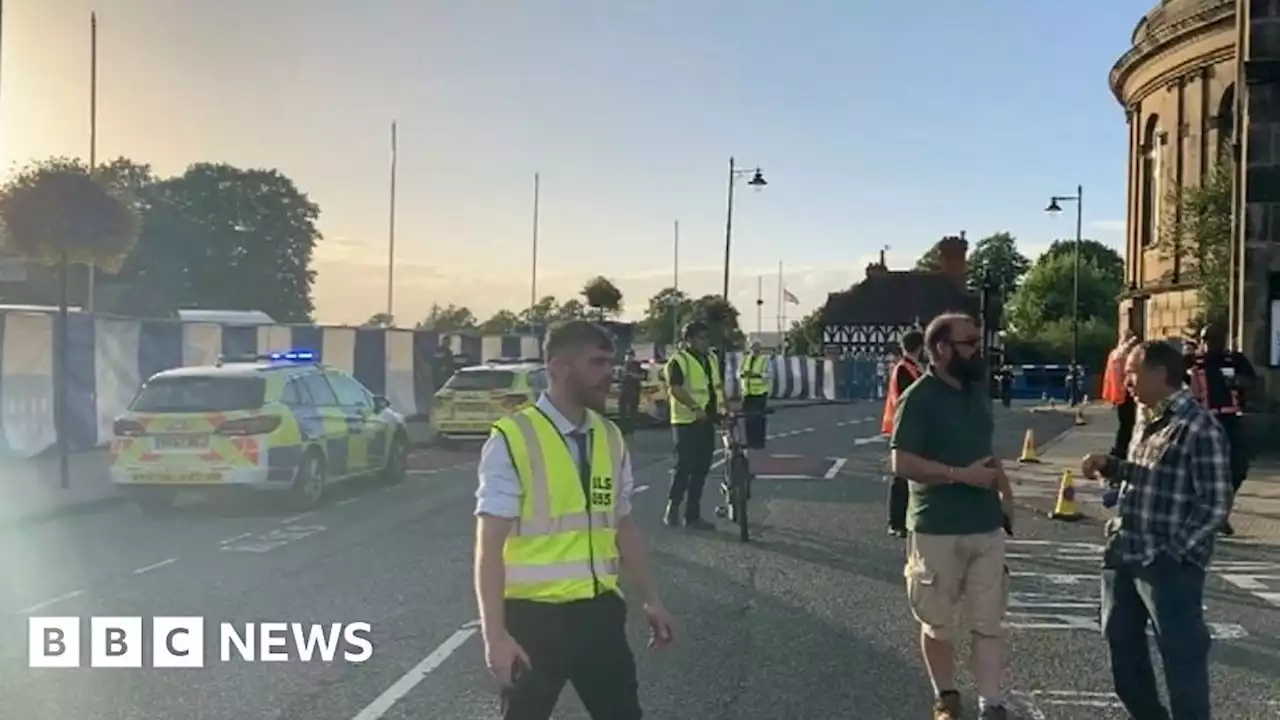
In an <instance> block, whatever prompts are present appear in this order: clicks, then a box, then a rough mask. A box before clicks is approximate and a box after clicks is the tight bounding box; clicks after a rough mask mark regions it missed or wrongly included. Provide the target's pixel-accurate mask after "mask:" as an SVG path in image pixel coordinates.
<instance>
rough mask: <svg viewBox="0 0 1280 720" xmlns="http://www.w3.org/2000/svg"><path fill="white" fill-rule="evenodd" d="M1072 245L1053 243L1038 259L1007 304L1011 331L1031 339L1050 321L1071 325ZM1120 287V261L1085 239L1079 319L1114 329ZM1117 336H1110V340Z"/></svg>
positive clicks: (1073, 260)
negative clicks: (1099, 323)
mask: <svg viewBox="0 0 1280 720" xmlns="http://www.w3.org/2000/svg"><path fill="white" fill-rule="evenodd" d="M1073 245H1074V243H1054V244H1053V246H1051V247H1050V248H1049V250H1048V251H1047V252H1045V253H1044V254H1043V255H1041V256H1040V257H1039V258H1037V259H1036V262H1035V265H1033V266H1032V268H1031V270H1030V271H1029V272H1028V273H1027V275H1026V277H1025V278H1023V281H1022V284H1021V286H1019V288H1018V290H1017V291H1016V292H1014V294H1013V297H1012V298H1010V301H1009V305H1008V315H1007V317H1008V319H1009V321H1010V326H1011V330H1013V331H1014V332H1015V333H1016V334H1018V335H1019V336H1021V337H1024V338H1027V337H1033V336H1036V335H1038V334H1039V333H1041V332H1042V331H1044V329H1045V327H1046V326H1047V325H1049V324H1050V323H1055V322H1058V321H1063V320H1065V321H1068V322H1070V320H1071V317H1072V312H1071V311H1072V308H1071V300H1072V297H1073V290H1074V272H1075V256H1074V254H1073V252H1072V251H1071V250H1070V249H1064V248H1071V246H1073ZM1123 284H1124V269H1123V261H1121V260H1120V259H1119V256H1118V255H1116V252H1115V251H1114V250H1112V249H1111V248H1109V247H1107V246H1105V245H1102V244H1101V243H1094V242H1093V241H1087V242H1085V243H1082V245H1081V254H1080V308H1079V311H1080V321H1081V322H1084V321H1086V320H1089V319H1090V318H1097V319H1098V320H1100V321H1102V322H1103V323H1106V324H1109V325H1110V326H1112V327H1113V328H1114V326H1115V324H1116V322H1117V320H1118V312H1119V311H1118V300H1117V297H1118V296H1119V294H1120V291H1121V289H1122V287H1123ZM1114 340H1115V335H1114V332H1113V333H1112V338H1111V341H1112V342H1114Z"/></svg>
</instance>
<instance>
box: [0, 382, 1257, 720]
mask: <svg viewBox="0 0 1280 720" xmlns="http://www.w3.org/2000/svg"><path fill="white" fill-rule="evenodd" d="M878 410H879V408H878V406H876V405H873V404H870V403H867V404H859V405H852V406H825V407H815V408H809V409H792V410H787V411H784V412H780V413H778V414H777V415H775V416H773V417H772V418H771V420H770V431H771V433H772V434H773V435H775V436H776V437H775V438H774V439H773V440H772V441H771V443H770V448H769V453H770V454H772V455H779V456H789V457H776V458H775V457H771V458H769V459H767V460H762V461H761V466H760V468H759V470H760V472H762V473H763V474H765V475H775V476H782V477H783V478H785V477H792V478H793V479H762V480H761V481H760V482H759V483H758V484H757V496H756V498H754V499H753V505H752V512H753V519H754V521H755V533H756V534H755V542H753V543H752V544H750V545H742V544H740V543H738V542H737V540H736V536H735V535H733V534H731V533H730V529H729V528H727V527H726V528H724V529H723V530H722V531H721V532H720V533H715V534H697V533H692V532H689V531H684V530H673V529H669V528H665V527H663V526H662V525H661V524H660V523H659V522H658V518H659V515H660V510H661V507H662V503H663V493H662V492H661V490H662V489H663V488H664V487H665V484H666V481H667V478H668V470H669V468H670V461H669V458H668V452H667V439H666V436H665V434H664V433H661V432H649V433H645V434H642V435H641V436H639V437H638V439H637V441H636V442H635V448H634V452H635V455H636V467H637V483H638V485H639V486H641V487H644V486H647V488H646V490H645V491H643V492H642V493H641V494H640V495H639V497H638V498H637V504H636V512H637V513H638V515H637V516H638V517H640V518H642V526H643V527H644V529H645V531H646V532H647V533H648V535H649V537H650V542H651V545H652V549H653V558H654V563H655V565H656V568H657V571H658V574H659V580H660V583H661V585H662V588H663V592H664V596H665V599H666V602H667V604H668V606H669V607H670V609H671V611H672V612H673V614H674V615H675V617H676V622H677V630H678V639H677V644H676V645H675V646H673V647H672V648H670V649H668V650H666V651H663V652H661V653H655V652H651V651H648V650H646V649H644V628H643V623H642V620H641V618H640V614H639V612H638V611H637V612H633V613H632V618H631V621H632V622H631V624H632V629H633V638H634V646H635V648H636V653H637V657H638V661H639V667H640V673H641V683H642V693H643V701H644V705H645V709H646V712H647V716H648V717H651V718H669V719H671V720H693V719H697V720H702V719H704V718H705V719H708V720H710V719H723V720H745V719H751V718H760V719H762V720H772V719H775V718H784V717H795V718H814V719H816V720H827V719H833V720H834V719H835V718H848V717H858V718H873V717H874V718H895V719H896V718H903V719H910V718H926V717H928V716H929V691H928V682H927V679H926V676H925V674H924V671H923V669H922V667H921V665H920V661H919V659H918V653H917V650H916V645H917V643H916V640H915V628H914V626H913V624H912V621H911V617H910V614H909V612H908V610H907V608H906V605H905V593H904V591H903V581H902V559H903V545H902V541H900V540H896V539H893V538H889V537H886V536H885V535H884V534H883V525H884V510H883V497H884V491H885V486H884V484H883V482H882V481H881V479H880V476H881V469H882V466H883V461H884V457H885V453H886V448H885V445H884V444H883V442H878V441H876V440H875V439H874V438H875V436H876V433H877V431H878V427H877V426H878V414H879V413H878ZM1002 413H1003V411H1002ZM1069 422H1070V418H1069V417H1057V416H1055V415H1053V414H1046V415H1039V416H1034V415H1031V414H1029V413H1003V414H1002V415H1001V430H1000V437H999V444H1000V445H1001V448H1000V451H1001V453H1002V454H1004V455H1005V456H1006V457H1012V456H1015V455H1016V453H1017V450H1018V448H1019V446H1020V443H1021V440H1022V434H1023V432H1024V430H1025V428H1026V427H1027V424H1028V423H1035V430H1036V434H1037V437H1040V438H1041V439H1042V440H1043V439H1047V438H1048V437H1050V436H1051V435H1052V434H1053V433H1054V432H1055V431H1056V430H1060V429H1062V425H1063V424H1065V423H1069ZM415 467H417V468H418V470H417V471H416V472H415V474H414V475H413V476H412V477H411V479H410V481H408V482H406V483H405V484H404V485H402V486H400V487H396V488H391V489H382V488H376V487H370V488H361V489H357V490H356V491H354V492H351V493H347V494H344V495H341V496H338V497H336V498H334V500H333V502H332V503H331V504H329V505H328V506H327V507H325V508H322V509H321V510H319V511H316V512H314V513H311V514H308V515H306V516H301V517H297V516H295V517H285V516H283V515H280V514H272V513H269V512H265V511H255V510H252V509H250V510H246V509H244V508H209V507H195V508H189V509H185V510H182V511H180V512H178V513H176V514H175V515H174V516H172V517H168V518H163V519H154V518H147V517H144V516H142V515H140V514H139V513H138V512H137V511H136V510H134V509H133V508H132V507H129V506H124V505H122V506H116V507H112V508H110V509H107V510H104V511H102V512H99V513H95V514H89V515H82V516H77V517H68V518H62V519H58V520H54V521H51V522H47V523H42V524H39V525H33V526H25V527H21V528H15V529H10V530H8V531H3V532H0V572H3V577H4V584H3V587H2V588H0V620H2V621H0V718H4V719H6V720H7V719H8V718H14V720H44V719H46V718H47V719H50V720H60V719H61V718H68V719H69V718H75V720H99V719H102V720H106V719H108V718H110V719H117V718H119V719H122V720H123V719H126V718H127V719H130V720H141V719H143V718H146V719H148V720H154V719H156V718H164V719H165V720H197V719H198V720H223V719H226V720H231V719H233V718H234V719H235V720H245V719H260V718H261V719H267V720H276V719H279V720H286V719H288V720H292V719H295V718H296V719H298V720H303V719H306V720H383V719H384V718H385V719H386V720H392V719H395V720H409V719H410V718H442V719H446V720H455V719H456V720H473V719H479V718H491V717H496V711H497V703H496V696H495V693H494V687H493V685H492V683H491V681H489V679H488V678H487V676H486V674H485V672H484V670H483V665H482V659H481V649H480V643H479V638H478V637H477V636H476V630H475V627H474V624H473V623H474V620H475V617H476V612H475V604H474V600H473V599H472V592H471V579H470V563H471V533H472V519H471V514H470V513H471V506H472V493H473V490H474V483H475V476H474V453H473V452H467V451H465V450H463V451H456V452H448V453H445V452H433V453H430V454H428V455H423V456H419V457H418V458H416V460H415ZM794 476H813V478H814V479H795V478H794ZM826 476H830V479H823V478H825V477H826ZM709 509H710V508H709V507H708V508H707V510H709ZM1017 532H1018V538H1017V539H1018V540H1019V542H1018V543H1016V544H1015V545H1014V546H1012V547H1011V552H1013V553H1014V554H1015V557H1012V558H1011V561H1010V565H1011V570H1012V572H1013V592H1014V593H1015V595H1014V599H1015V604H1016V605H1017V607H1015V608H1013V610H1014V613H1013V614H1012V615H1011V616H1010V622H1011V625H1012V627H1013V630H1012V632H1013V654H1012V659H1011V684H1012V688H1013V690H1014V696H1015V698H1016V700H1017V705H1018V707H1019V710H1020V711H1021V716H1022V717H1026V718H1033V719H1034V718H1051V719H1057V718H1063V719H1067V720H1072V719H1075V718H1081V719H1083V718H1089V719H1090V720H1107V719H1109V718H1121V717H1123V716H1122V714H1121V713H1120V711H1119V710H1118V709H1117V708H1115V707H1114V700H1113V699H1112V698H1111V697H1110V695H1109V694H1108V679H1107V672H1106V661H1105V656H1104V654H1103V649H1102V645H1101V638H1100V637H1099V635H1098V633H1097V630H1096V622H1097V607H1096V598H1097V587H1098V583H1097V579H1096V575H1097V550H1098V548H1097V543H1098V540H1099V537H1098V532H1099V531H1098V529H1097V527H1096V526H1092V525H1086V524H1069V523H1059V522H1054V521H1050V520H1048V519H1044V518H1039V517H1034V516H1032V515H1031V514H1030V512H1024V513H1022V515H1021V516H1020V517H1019V519H1018V523H1017ZM1249 552H1250V550H1249V549H1240V550H1236V549H1232V550H1229V551H1223V552H1222V553H1221V554H1220V556H1219V559H1220V565H1221V566H1222V567H1223V568H1228V567H1229V566H1227V565H1226V563H1231V562H1235V563H1243V562H1258V563H1264V564H1263V565H1257V566H1252V568H1251V567H1250V566H1245V565H1237V566H1235V567H1234V568H1233V569H1234V571H1235V572H1237V573H1243V572H1252V573H1254V574H1262V575H1265V574H1268V573H1269V574H1272V575H1280V565H1266V563H1277V562H1280V559H1278V558H1270V559H1267V558H1265V557H1262V556H1261V553H1262V552H1263V551H1262V550H1261V549H1257V550H1256V551H1254V552H1256V555H1254V556H1250V555H1248V554H1247V553H1249ZM1217 572H1218V573H1222V572H1227V570H1226V569H1220V570H1218V571H1217ZM1210 583H1211V584H1210V592H1209V596H1208V600H1207V605H1208V615H1209V620H1210V621H1211V622H1213V623H1215V628H1216V631H1217V632H1218V634H1219V635H1220V636H1221V639H1220V640H1219V641H1218V642H1217V644H1216V645H1215V649H1214V689H1215V693H1216V697H1215V706H1216V713H1215V717H1221V718H1230V719H1231V720H1252V719H1254V718H1259V719H1260V718H1276V717H1280V704H1278V703H1280V608H1277V607H1276V606H1275V605H1272V604H1270V603H1269V602H1268V601H1267V600H1266V599H1265V598H1263V597H1259V596H1256V595H1254V594H1251V593H1249V592H1247V591H1245V590H1243V589H1241V588H1239V587H1238V586H1237V585H1233V584H1231V583H1227V582H1225V581H1223V580H1221V579H1220V578H1219V577H1217V576H1215V577H1213V578H1212V579H1211V581H1210ZM1275 584H1277V585H1280V582H1277V583H1275ZM31 615H41V616H48V615H57V616H80V617H82V618H86V619H85V620H84V621H83V627H84V630H85V631H87V630H88V620H87V617H88V616H91V615H98V616H101V615H115V616H141V617H143V618H146V619H148V621H149V619H150V618H151V617H153V616H203V617H204V618H205V619H206V634H207V637H206V644H207V646H208V647H207V648H206V652H205V657H206V660H207V662H206V666H205V667H203V668H199V669H154V668H147V669H143V670H137V669H103V668H92V669H91V668H88V667H84V668H80V669H30V668H28V667H27V655H26V653H27V638H26V635H27V617H28V616H31ZM264 621H284V622H321V623H332V622H343V623H349V622H356V621H364V622H368V623H370V625H371V626H372V632H371V634H370V638H371V640H372V642H373V644H374V648H375V649H374V653H373V655H372V657H371V658H370V659H369V660H368V661H366V662H363V663H349V662H344V661H343V660H342V658H341V656H339V657H338V658H337V659H336V660H335V661H334V662H330V663H326V662H320V661H313V662H307V663H304V662H301V661H299V660H298V658H297V654H296V652H293V653H292V656H293V660H292V661H291V662H283V663H247V662H243V661H239V660H236V661H232V662H227V663H223V662H219V658H218V647H217V646H218V642H217V637H216V634H217V630H216V626H215V624H216V623H218V622H234V623H236V624H237V625H238V626H243V624H244V623H248V622H264ZM145 639H146V641H147V643H150V641H151V639H150V637H146V638H145ZM85 644H86V645H87V640H86V641H85ZM82 654H83V656H84V658H85V659H86V660H87V658H88V657H89V650H88V648H87V647H86V648H83V649H82ZM145 654H146V655H147V656H148V658H150V649H149V648H148V649H147V652H146V653H145ZM86 664H87V663H86ZM962 682H963V683H965V687H968V686H969V685H968V680H967V679H966V680H963V681H962ZM969 696H970V697H971V696H972V695H971V693H970V695H969ZM557 717H558V718H559V719H560V720H579V719H581V718H585V717H586V715H585V713H583V712H582V710H581V707H580V705H579V704H578V702H577V699H576V698H575V697H574V696H573V693H572V691H571V690H566V692H565V694H564V696H563V699H562V703H561V708H560V710H559V711H558V714H557Z"/></svg>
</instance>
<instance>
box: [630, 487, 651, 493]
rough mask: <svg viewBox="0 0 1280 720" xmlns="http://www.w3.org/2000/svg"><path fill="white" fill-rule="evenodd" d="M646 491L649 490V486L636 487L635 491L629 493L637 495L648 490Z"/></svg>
mask: <svg viewBox="0 0 1280 720" xmlns="http://www.w3.org/2000/svg"><path fill="white" fill-rule="evenodd" d="M648 489H649V486H648V485H637V486H636V487H635V489H633V490H632V491H631V492H632V494H635V495H639V494H640V493H642V492H644V491H645V490H648Z"/></svg>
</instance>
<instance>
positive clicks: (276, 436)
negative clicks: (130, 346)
mask: <svg viewBox="0 0 1280 720" xmlns="http://www.w3.org/2000/svg"><path fill="white" fill-rule="evenodd" d="M114 430H115V439H114V440H113V441H112V444H111V478H112V481H113V482H114V483H115V484H116V485H117V487H119V488H120V490H121V492H122V493H123V494H125V495H126V496H128V497H131V498H132V499H133V500H134V501H135V502H137V503H138V504H139V505H141V506H142V507H143V508H144V509H146V510H155V509H162V508H166V507H168V506H170V505H172V504H173V502H174V499H175V497H176V495H177V494H178V493H179V492H181V491H188V490H200V491H205V492H226V491H265V492H278V493H280V494H282V495H286V496H287V497H288V498H289V499H290V500H291V501H292V503H291V504H292V505H294V506H295V507H298V508H301V509H309V508H312V507H315V506H316V505H318V504H319V503H320V502H321V500H322V499H323V497H324V494H325V490H326V488H327V487H328V486H329V485H330V484H331V483H335V482H339V481H344V480H348V479H352V478H358V477H366V476H376V477H380V478H381V479H383V480H384V481H386V482H389V483H398V482H400V481H401V480H403V479H404V477H405V472H406V461H407V456H408V449H409V437H408V432H407V429H406V426H405V420H404V417H403V416H401V415H400V414H399V413H397V412H395V411H394V410H392V409H391V407H390V403H389V402H388V400H387V399H386V398H384V397H381V396H377V395H374V394H373V393H372V392H370V391H369V390H368V388H366V387H365V386H364V385H362V384H361V383H360V382H359V381H357V380H356V379H355V378H353V377H352V376H350V375H348V374H347V373H345V372H342V371H340V370H337V369H334V368H330V367H325V366H324V365H321V364H320V363H319V362H318V361H317V358H316V357H315V355H314V353H310V352H306V351H288V352H279V353H271V354H269V355H264V356H252V357H249V358H241V359H231V360H225V359H224V361H223V362H220V363H218V364H217V365H211V366H203V367H184V368H176V369H173V370H166V371H164V372H160V373H157V374H156V375H154V376H152V377H151V378H150V379H149V380H147V382H146V383H145V384H144V385H143V386H142V388H141V389H140V390H139V391H138V393H137V395H136V396H135V397H134V400H133V402H132V403H131V404H130V406H129V409H128V411H127V412H125V413H124V414H123V415H121V416H120V417H119V418H118V419H117V420H116V421H115V426H114Z"/></svg>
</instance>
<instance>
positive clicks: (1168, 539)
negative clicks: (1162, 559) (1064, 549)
mask: <svg viewBox="0 0 1280 720" xmlns="http://www.w3.org/2000/svg"><path fill="white" fill-rule="evenodd" d="M1103 475H1104V476H1105V477H1107V478H1109V479H1111V480H1112V481H1113V483H1114V482H1115V481H1119V485H1120V502H1119V506H1118V507H1117V514H1116V517H1115V518H1113V519H1112V520H1111V521H1109V522H1108V523H1107V534H1108V541H1109V542H1108V545H1109V546H1110V550H1112V551H1118V558H1117V559H1119V560H1120V561H1121V562H1140V563H1142V564H1143V565H1147V564H1150V563H1151V562H1153V561H1155V559H1156V556H1157V555H1159V554H1160V553H1164V554H1165V555H1168V556H1170V557H1172V558H1173V559H1175V560H1178V561H1183V560H1186V561H1189V562H1192V563H1195V564H1196V565H1199V566H1200V567H1204V568H1207V567H1208V566H1209V560H1210V558H1211V557H1212V555H1213V540H1214V534H1215V533H1216V532H1217V530H1218V528H1219V527H1220V526H1221V525H1222V524H1223V523H1224V522H1226V520H1227V516H1228V515H1230V513H1231V501H1232V489H1231V454H1230V452H1229V445H1228V443H1227V437H1226V434H1225V433H1224V432H1223V430H1222V426H1221V425H1219V424H1218V421H1217V420H1216V419H1214V417H1213V416H1212V415H1211V414H1210V413H1209V412H1208V411H1207V410H1205V409H1204V408H1203V407H1202V406H1201V405H1200V404H1199V403H1197V402H1196V400H1195V398H1194V397H1192V396H1191V393H1190V392H1188V391H1186V390H1179V391H1178V392H1176V393H1174V394H1173V395H1171V396H1170V397H1169V398H1168V399H1167V400H1165V402H1162V403H1161V404H1160V405H1159V406H1157V407H1155V408H1153V409H1151V411H1150V412H1146V413H1143V414H1141V415H1140V417H1139V418H1138V420H1137V422H1136V424H1135V427H1134V429H1133V440H1132V441H1131V442H1130V443H1129V457H1128V459H1127V460H1121V459H1120V458H1116V457H1113V458H1110V459H1109V461H1108V462H1107V467H1106V468H1105V469H1104V470H1103Z"/></svg>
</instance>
